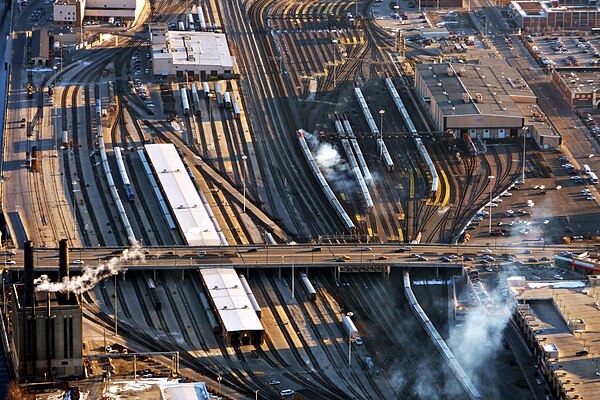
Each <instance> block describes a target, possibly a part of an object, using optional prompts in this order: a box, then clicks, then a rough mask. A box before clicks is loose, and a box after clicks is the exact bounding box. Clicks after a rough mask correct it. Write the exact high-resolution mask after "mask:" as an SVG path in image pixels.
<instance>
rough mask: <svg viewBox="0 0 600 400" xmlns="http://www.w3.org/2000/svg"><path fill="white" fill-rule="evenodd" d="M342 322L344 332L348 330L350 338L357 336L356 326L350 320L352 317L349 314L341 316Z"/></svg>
mask: <svg viewBox="0 0 600 400" xmlns="http://www.w3.org/2000/svg"><path fill="white" fill-rule="evenodd" d="M342 322H343V323H344V327H345V328H346V332H348V336H349V337H350V339H355V338H357V337H358V329H356V326H354V322H352V319H351V318H350V317H349V316H347V315H344V316H343V317H342Z"/></svg>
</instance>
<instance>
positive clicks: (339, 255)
mask: <svg viewBox="0 0 600 400" xmlns="http://www.w3.org/2000/svg"><path fill="white" fill-rule="evenodd" d="M124 250H125V249H124V248H107V247H102V248H72V249H70V260H71V270H73V271H77V270H80V269H81V268H82V267H84V266H94V265H101V264H103V263H105V262H107V261H109V260H111V259H114V258H117V259H118V258H119V257H121V253H122V252H123V251H124ZM482 250H486V251H491V253H492V254H494V255H498V256H500V255H503V254H505V255H508V254H510V255H513V256H516V257H517V259H520V260H521V261H524V262H527V260H528V259H529V258H530V257H535V258H538V259H539V258H542V257H549V258H552V257H553V256H554V255H555V254H556V253H559V252H561V251H573V252H577V251H584V250H586V248H585V247H581V246H573V245H568V246H567V245H564V246H563V245H561V246H502V247H497V248H494V247H493V246H492V247H486V246H476V245H458V246H457V245H439V244H432V245H410V246H404V245H399V244H397V243H396V244H369V245H362V246H361V245H356V244H352V245H350V244H340V245H330V244H328V245H310V246H309V245H261V246H256V245H254V246H220V247H188V246H181V247H147V248H143V249H141V250H140V252H139V253H140V256H141V255H143V257H142V259H135V260H127V261H123V262H122V264H123V266H124V267H126V268H128V269H139V270H170V269H199V268H210V267H220V266H234V267H238V268H291V267H293V266H295V267H332V266H337V267H344V268H343V269H351V268H352V267H361V268H365V270H368V269H369V268H370V269H372V270H378V269H381V270H385V269H386V268H387V267H389V268H398V267H401V268H407V267H410V268H431V267H433V266H437V267H445V268H448V267H449V268H457V267H461V266H462V262H463V260H464V257H474V256H476V255H477V254H479V253H481V252H482ZM34 254H35V256H34V257H35V266H36V270H38V271H52V270H56V269H57V268H58V249H56V248H36V249H35V253H34ZM415 254H419V255H422V256H424V257H425V258H426V259H427V260H424V261H418V260H417V259H416V258H415V257H414V255H415ZM450 254H454V255H456V256H457V257H456V258H455V259H453V260H452V262H446V263H444V262H441V261H440V257H441V256H443V255H450ZM5 257H6V261H4V262H5V268H11V269H13V268H17V269H18V268H20V267H22V265H23V257H22V253H21V252H20V251H19V250H15V251H7V252H6V253H5Z"/></svg>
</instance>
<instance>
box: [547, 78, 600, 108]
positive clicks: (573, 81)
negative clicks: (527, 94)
mask: <svg viewBox="0 0 600 400" xmlns="http://www.w3.org/2000/svg"><path fill="white" fill-rule="evenodd" d="M552 81H553V82H554V84H555V85H556V87H557V88H558V90H559V91H560V92H561V93H562V94H563V96H565V99H566V100H567V101H568V102H569V105H570V106H571V107H583V108H598V105H599V104H600V70H573V69H553V70H552Z"/></svg>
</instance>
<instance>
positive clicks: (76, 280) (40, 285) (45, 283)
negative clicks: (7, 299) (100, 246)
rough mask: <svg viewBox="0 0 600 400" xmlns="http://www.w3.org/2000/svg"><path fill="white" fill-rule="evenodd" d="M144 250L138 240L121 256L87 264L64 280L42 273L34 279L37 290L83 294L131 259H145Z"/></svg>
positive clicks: (117, 271)
mask: <svg viewBox="0 0 600 400" xmlns="http://www.w3.org/2000/svg"><path fill="white" fill-rule="evenodd" d="M143 259H144V252H143V251H142V247H141V246H140V244H139V243H138V242H134V243H133V245H132V246H131V247H130V248H129V249H126V250H124V251H123V253H122V254H121V255H120V256H116V257H113V258H111V259H110V260H107V261H105V262H104V263H103V264H100V265H97V266H91V265H89V266H88V265H86V266H85V267H84V268H83V273H82V274H81V275H79V276H73V277H70V278H68V277H64V278H63V280H62V282H51V281H50V278H49V277H48V275H42V276H40V277H39V278H38V279H36V280H35V281H34V284H35V285H36V287H35V291H36V292H61V293H68V292H72V293H77V294H81V293H84V292H87V291H88V290H91V289H93V288H94V286H96V284H97V283H98V282H100V281H101V280H103V279H104V278H107V277H109V276H113V275H116V274H118V273H119V272H121V271H123V270H125V269H126V267H125V263H126V262H127V261H130V260H143Z"/></svg>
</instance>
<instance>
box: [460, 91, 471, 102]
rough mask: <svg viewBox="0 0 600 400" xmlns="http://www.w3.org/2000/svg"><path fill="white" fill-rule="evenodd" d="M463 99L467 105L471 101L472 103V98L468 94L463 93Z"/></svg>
mask: <svg viewBox="0 0 600 400" xmlns="http://www.w3.org/2000/svg"><path fill="white" fill-rule="evenodd" d="M462 98H463V101H464V102H465V103H468V102H469V101H471V97H470V96H469V94H468V93H463V94H462Z"/></svg>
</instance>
